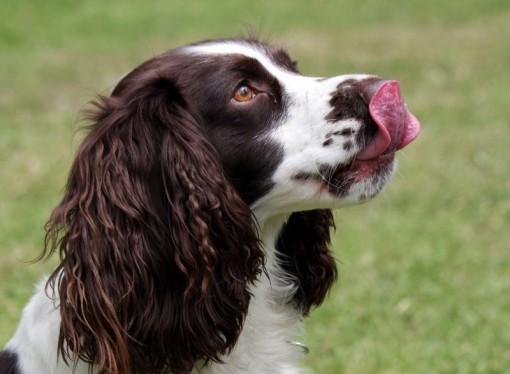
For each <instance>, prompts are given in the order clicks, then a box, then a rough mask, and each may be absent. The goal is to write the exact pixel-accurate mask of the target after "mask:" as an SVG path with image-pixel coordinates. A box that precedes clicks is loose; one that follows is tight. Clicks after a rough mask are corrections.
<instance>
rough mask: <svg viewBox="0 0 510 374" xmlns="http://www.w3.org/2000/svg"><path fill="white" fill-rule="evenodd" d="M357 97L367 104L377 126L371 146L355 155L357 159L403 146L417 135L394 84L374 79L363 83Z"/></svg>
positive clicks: (414, 122)
mask: <svg viewBox="0 0 510 374" xmlns="http://www.w3.org/2000/svg"><path fill="white" fill-rule="evenodd" d="M360 95H361V97H362V98H363V100H364V101H365V103H367V104H368V109H369V112H370V116H371V117H372V119H373V120H374V122H375V123H376V124H377V132H376V134H375V137H374V138H373V139H372V141H371V143H370V144H369V145H368V146H367V147H366V148H365V149H364V150H363V151H362V152H361V153H359V154H358V158H359V159H361V160H366V159H371V158H374V157H377V156H379V155H380V154H382V153H384V152H386V151H389V152H392V151H395V150H397V149H400V148H403V147H405V146H406V145H407V144H409V143H410V142H411V141H413V140H414V139H415V138H416V137H417V136H418V134H419V132H420V123H419V122H418V120H417V119H416V117H415V116H413V115H412V114H411V112H409V111H408V110H407V106H406V105H405V103H404V99H403V98H402V95H401V94H400V85H399V83H398V82H397V81H388V80H382V79H378V78H374V79H369V80H367V81H366V82H364V84H363V86H362V87H361V90H360Z"/></svg>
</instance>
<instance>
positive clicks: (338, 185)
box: [323, 152, 396, 202]
mask: <svg viewBox="0 0 510 374" xmlns="http://www.w3.org/2000/svg"><path fill="white" fill-rule="evenodd" d="M395 164H396V162H395V152H389V153H385V154H382V155H379V156H377V157H375V158H372V159H369V160H359V159H357V158H353V160H352V161H351V162H349V163H348V164H343V165H339V166H337V167H336V168H335V169H334V170H333V171H330V172H329V173H328V174H326V175H328V178H327V179H326V180H324V186H323V188H324V189H327V191H328V192H329V194H331V195H333V196H335V197H336V198H341V199H344V200H346V201H347V202H360V201H365V200H368V199H370V198H373V197H375V196H376V195H377V194H378V193H379V192H381V191H382V190H383V189H384V187H385V186H386V184H387V183H388V182H389V180H390V179H391V176H392V175H393V172H394V170H395Z"/></svg>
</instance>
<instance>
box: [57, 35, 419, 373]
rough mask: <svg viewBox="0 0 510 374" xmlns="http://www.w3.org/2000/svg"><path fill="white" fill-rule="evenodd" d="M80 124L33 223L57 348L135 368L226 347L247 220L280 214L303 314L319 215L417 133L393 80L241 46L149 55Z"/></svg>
mask: <svg viewBox="0 0 510 374" xmlns="http://www.w3.org/2000/svg"><path fill="white" fill-rule="evenodd" d="M90 117H91V118H92V120H93V122H94V125H93V126H92V128H91V132H90V133H89V134H88V136H87V137H86V138H85V140H84V142H83V143H82V145H81V147H80V149H79V151H78V154H77V156H76V159H75V161H74V164H73V166H72V169H71V174H70V177H69V182H68V188H67V192H66V195H65V197H64V199H63V201H62V203H61V204H60V205H59V206H58V207H57V208H56V209H55V211H54V213H53V215H52V217H51V219H50V222H49V224H48V236H47V249H48V250H49V251H52V250H55V249H57V248H58V249H59V250H60V253H61V256H62V263H61V266H60V268H59V269H57V271H56V272H55V273H54V275H53V277H52V278H51V281H52V282H55V281H57V287H58V290H59V294H60V297H61V300H62V302H61V315H62V329H61V335H60V343H59V345H60V348H61V350H62V352H63V353H64V354H67V353H69V351H70V352H72V353H71V356H76V357H80V358H82V359H84V360H86V361H89V362H91V363H94V364H95V365H97V367H99V368H100V369H104V370H111V371H119V372H130V371H133V372H135V373H138V372H160V371H161V369H162V368H171V369H173V370H175V371H176V372H181V371H189V370H190V369H191V366H192V365H193V363H194V362H196V361H197V360H206V361H207V360H209V359H213V360H216V359H219V358H220V357H221V355H222V354H224V353H226V352H228V350H229V349H231V348H232V347H233V346H234V344H235V342H236V340H237V337H238V335H239V333H240V330H241V328H242V323H243V319H244V316H245V313H246V310H247V308H248V304H249V299H250V293H249V287H248V286H249V284H250V283H252V282H254V281H255V280H256V279H257V278H258V276H259V275H260V273H261V270H262V268H263V260H264V253H263V251H262V249H261V248H260V245H259V238H258V233H257V223H256V222H255V220H254V218H253V217H256V219H258V220H259V223H260V224H262V223H261V222H262V221H265V220H267V219H269V218H270V217H272V216H275V215H281V214H292V215H290V218H289V219H288V222H287V224H286V226H285V227H284V229H283V230H282V232H281V234H280V237H279V239H278V247H279V248H280V249H281V250H282V251H287V253H285V255H286V257H289V256H290V257H292V258H293V259H292V260H291V261H290V262H289V263H282V267H283V268H284V269H287V270H288V271H289V272H291V273H294V274H295V275H296V279H297V280H298V282H299V283H300V284H299V291H298V293H297V296H296V299H297V301H298V304H299V306H300V307H301V309H302V310H303V312H304V313H306V312H308V310H309V309H310V307H311V306H313V305H318V304H320V302H321V301H322V299H323V298H324V295H325V293H326V291H327V289H328V288H329V285H330V284H331V281H332V280H333V279H334V276H335V269H334V263H333V261H332V259H331V256H329V253H328V252H327V243H328V241H329V227H330V225H332V216H331V212H330V211H329V208H331V207H337V206H341V205H342V204H345V203H348V202H357V201H361V200H365V199H368V198H370V197H373V196H375V195H376V194H377V193H378V192H379V191H380V190H381V189H382V188H383V187H384V185H385V184H386V183H387V181H388V180H389V177H390V176H391V174H392V172H393V163H394V160H393V159H394V154H395V151H396V150H398V149H399V148H402V147H403V146H405V145H407V144H408V143H409V142H410V141H412V140H413V139H414V138H415V137H416V136H417V134H418V132H419V124H418V121H417V120H416V119H415V118H414V116H413V115H412V114H410V113H409V112H408V111H407V109H406V106H405V104H404V102H403V100H402V98H401V96H400V92H399V87H398V84H397V83H396V82H395V81H384V80H381V79H379V78H377V77H374V76H370V75H342V76H337V77H332V78H314V77H306V76H303V75H301V74H300V73H299V72H298V71H297V67H296V63H295V62H294V61H293V60H292V59H291V58H290V57H289V56H288V54H287V53H286V52H285V51H283V50H281V49H274V48H271V47H269V46H267V45H264V44H262V43H259V42H256V41H246V40H226V41H210V42H204V43H200V44H194V45H191V46H187V47H183V48H179V49H177V50H174V51H171V52H169V53H166V54H163V55H160V56H158V57H155V58H153V59H151V60H149V61H147V62H145V63H143V64H142V65H140V66H139V67H137V68H136V69H134V70H133V71H132V72H130V73H129V74H127V75H126V76H125V77H124V78H123V79H122V80H121V81H120V82H119V83H118V84H117V86H116V87H115V88H114V90H113V92H112V94H111V95H110V96H109V97H102V98H101V99H100V100H99V101H98V102H97V103H96V109H95V110H94V111H93V112H92V113H91V115H90ZM317 209H320V210H317ZM310 210H312V211H310ZM305 211H309V212H307V213H297V212H305ZM289 248H290V249H289Z"/></svg>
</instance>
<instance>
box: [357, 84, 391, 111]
mask: <svg viewBox="0 0 510 374" xmlns="http://www.w3.org/2000/svg"><path fill="white" fill-rule="evenodd" d="M386 82H388V81H387V80H384V79H380V78H369V79H366V80H364V81H363V82H362V84H361V90H360V95H361V98H362V99H363V101H364V102H365V103H366V104H367V105H369V104H370V100H372V97H373V96H374V94H375V93H376V92H377V90H378V89H379V88H380V87H381V86H382V85H383V84H384V83H386Z"/></svg>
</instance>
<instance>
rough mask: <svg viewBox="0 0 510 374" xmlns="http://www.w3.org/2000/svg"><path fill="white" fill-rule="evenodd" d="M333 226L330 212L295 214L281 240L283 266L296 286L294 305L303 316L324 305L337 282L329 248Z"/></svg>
mask: <svg viewBox="0 0 510 374" xmlns="http://www.w3.org/2000/svg"><path fill="white" fill-rule="evenodd" d="M334 225H335V224H334V220H333V214H332V213H331V210H329V209H323V210H310V211H305V212H297V213H292V215H291V216H290V218H289V219H288V221H287V223H286V224H285V226H284V227H283V229H282V232H281V233H280V236H279V238H278V241H277V245H276V249H277V251H278V255H279V260H280V266H281V268H282V269H283V270H284V271H285V272H286V273H287V274H289V275H290V276H291V277H292V278H293V280H294V281H295V282H296V283H297V290H296V293H295V294H294V298H293V302H294V303H295V304H296V306H297V307H299V308H300V309H301V311H302V312H303V314H304V315H307V314H308V313H309V312H310V310H311V309H312V308H313V307H317V306H319V305H320V304H321V303H322V302H323V301H324V298H325V297H326V295H327V293H328V291H329V289H330V288H331V286H332V285H333V283H334V281H335V280H336V277H337V269H336V264H335V259H334V258H333V256H332V254H331V252H330V250H329V248H328V246H329V244H330V240H331V237H330V231H331V228H334V227H335V226H334Z"/></svg>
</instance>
